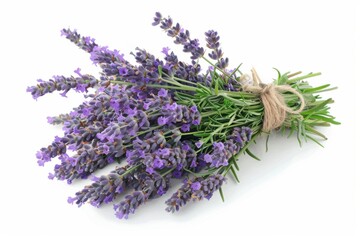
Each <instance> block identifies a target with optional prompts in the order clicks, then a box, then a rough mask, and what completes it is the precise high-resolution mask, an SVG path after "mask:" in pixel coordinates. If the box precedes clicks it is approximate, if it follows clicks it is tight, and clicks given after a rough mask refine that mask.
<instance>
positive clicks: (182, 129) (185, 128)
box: [180, 124, 190, 132]
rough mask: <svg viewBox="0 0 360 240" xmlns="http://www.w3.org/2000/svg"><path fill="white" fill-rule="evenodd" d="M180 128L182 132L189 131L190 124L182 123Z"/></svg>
mask: <svg viewBox="0 0 360 240" xmlns="http://www.w3.org/2000/svg"><path fill="white" fill-rule="evenodd" d="M180 129H181V131H183V132H189V131H190V124H183V125H182V126H181V128H180Z"/></svg>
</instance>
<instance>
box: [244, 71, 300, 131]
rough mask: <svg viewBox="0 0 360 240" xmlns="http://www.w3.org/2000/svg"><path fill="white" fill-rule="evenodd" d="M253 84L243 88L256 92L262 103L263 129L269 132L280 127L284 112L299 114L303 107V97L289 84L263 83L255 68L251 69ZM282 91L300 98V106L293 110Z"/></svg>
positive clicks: (284, 115) (283, 119)
mask: <svg viewBox="0 0 360 240" xmlns="http://www.w3.org/2000/svg"><path fill="white" fill-rule="evenodd" d="M251 73H252V77H253V81H254V82H253V85H249V84H247V85H244V90H245V91H249V92H253V93H258V94H259V95H260V99H261V101H262V103H263V105H264V119H263V128H262V129H263V131H264V132H269V131H271V130H273V129H276V128H278V127H280V126H281V125H282V124H283V123H284V121H285V119H286V114H287V113H290V114H299V113H301V111H302V110H304V108H305V100H304V97H303V96H302V95H301V94H300V93H299V92H298V91H297V90H295V89H294V88H292V87H290V86H289V85H274V84H264V83H262V82H261V80H260V78H259V76H258V74H257V72H256V70H255V69H254V68H253V69H251ZM283 92H290V93H292V94H294V95H296V96H297V97H298V98H299V100H300V107H299V108H298V109H297V110H294V109H292V108H290V107H289V106H287V105H286V103H285V100H284V97H283V96H282V95H281V93H283Z"/></svg>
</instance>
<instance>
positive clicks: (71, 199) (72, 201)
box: [67, 197, 76, 204]
mask: <svg viewBox="0 0 360 240" xmlns="http://www.w3.org/2000/svg"><path fill="white" fill-rule="evenodd" d="M75 200H76V198H72V197H68V199H67V202H68V203H69V204H73V203H74V201H75Z"/></svg>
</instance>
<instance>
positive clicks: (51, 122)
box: [47, 117, 55, 124]
mask: <svg viewBox="0 0 360 240" xmlns="http://www.w3.org/2000/svg"><path fill="white" fill-rule="evenodd" d="M54 120H55V119H54V118H53V117H47V122H48V123H50V124H53V122H54Z"/></svg>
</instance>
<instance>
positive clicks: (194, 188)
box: [191, 182, 201, 191]
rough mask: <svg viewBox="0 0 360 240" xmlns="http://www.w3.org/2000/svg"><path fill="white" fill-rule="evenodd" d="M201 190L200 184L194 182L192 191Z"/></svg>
mask: <svg viewBox="0 0 360 240" xmlns="http://www.w3.org/2000/svg"><path fill="white" fill-rule="evenodd" d="M200 188H201V184H200V182H194V183H192V184H191V189H192V190H193V191H197V190H199V189H200Z"/></svg>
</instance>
